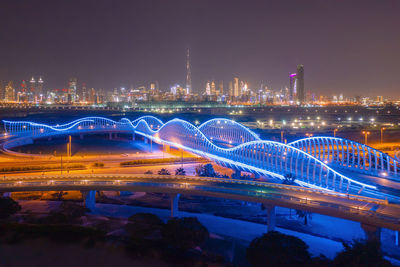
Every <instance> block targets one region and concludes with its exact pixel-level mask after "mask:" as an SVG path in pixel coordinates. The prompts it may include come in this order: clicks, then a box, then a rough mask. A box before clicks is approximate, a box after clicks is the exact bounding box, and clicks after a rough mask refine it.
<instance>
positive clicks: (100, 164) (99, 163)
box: [93, 162, 104, 168]
mask: <svg viewBox="0 0 400 267" xmlns="http://www.w3.org/2000/svg"><path fill="white" fill-rule="evenodd" d="M93 167H97V168H102V167H104V163H103V162H95V163H93Z"/></svg>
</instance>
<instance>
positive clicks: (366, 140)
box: [362, 131, 370, 144]
mask: <svg viewBox="0 0 400 267" xmlns="http://www.w3.org/2000/svg"><path fill="white" fill-rule="evenodd" d="M362 134H363V135H364V143H365V144H368V135H369V134H370V132H367V131H362Z"/></svg>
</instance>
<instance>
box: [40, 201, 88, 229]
mask: <svg viewBox="0 0 400 267" xmlns="http://www.w3.org/2000/svg"><path fill="white" fill-rule="evenodd" d="M88 211H89V209H87V208H86V207H84V206H82V205H79V204H76V203H74V202H70V201H63V202H62V203H61V205H60V207H59V209H58V210H57V211H52V212H50V213H49V215H48V216H47V219H46V222H47V223H51V224H70V223H75V222H78V221H79V219H80V218H81V217H82V216H84V215H85V214H86V212H88Z"/></svg>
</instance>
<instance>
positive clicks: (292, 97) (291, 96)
mask: <svg viewBox="0 0 400 267" xmlns="http://www.w3.org/2000/svg"><path fill="white" fill-rule="evenodd" d="M289 79H290V83H289V84H290V85H289V100H290V101H295V100H296V94H297V92H296V73H293V74H290V76H289Z"/></svg>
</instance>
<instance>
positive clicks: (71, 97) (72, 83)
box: [67, 78, 77, 103]
mask: <svg viewBox="0 0 400 267" xmlns="http://www.w3.org/2000/svg"><path fill="white" fill-rule="evenodd" d="M76 84H77V80H76V78H70V79H69V83H68V95H67V101H68V102H69V103H72V102H75V99H76Z"/></svg>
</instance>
